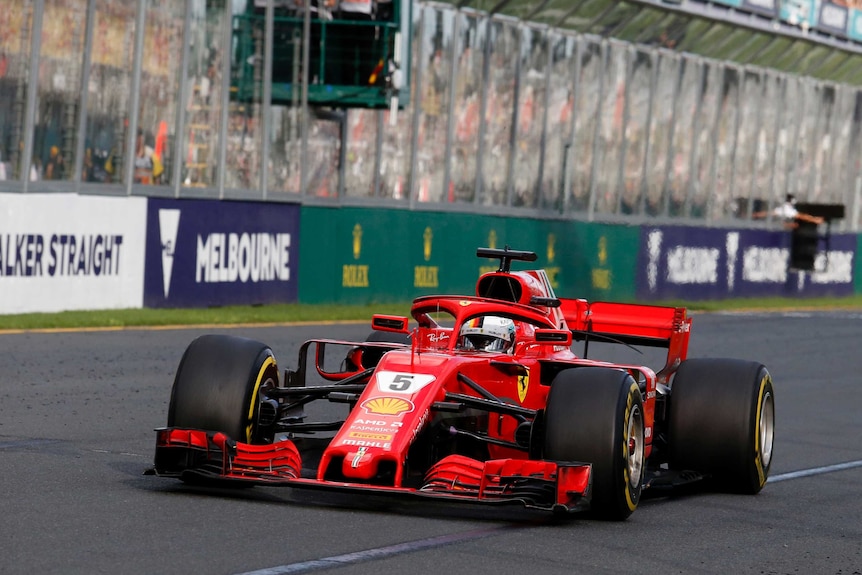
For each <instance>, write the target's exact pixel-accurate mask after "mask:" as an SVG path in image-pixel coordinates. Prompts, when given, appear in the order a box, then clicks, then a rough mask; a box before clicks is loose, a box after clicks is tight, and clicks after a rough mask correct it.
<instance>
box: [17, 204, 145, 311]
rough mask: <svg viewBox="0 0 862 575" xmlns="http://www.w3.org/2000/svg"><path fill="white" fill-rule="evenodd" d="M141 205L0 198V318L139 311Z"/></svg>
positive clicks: (143, 207)
mask: <svg viewBox="0 0 862 575" xmlns="http://www.w3.org/2000/svg"><path fill="white" fill-rule="evenodd" d="M146 202H147V201H146V199H144V198H114V197H107V196H81V195H76V194H61V193H56V194H36V193H31V194H15V193H10V194H0V314H18V313H35V312H56V311H66V310H87V309H118V308H140V307H141V306H142V305H143V285H144V284H143V279H144V233H145V232H144V220H145V216H146V206H147V203H146Z"/></svg>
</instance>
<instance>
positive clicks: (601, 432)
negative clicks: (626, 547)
mask: <svg viewBox="0 0 862 575" xmlns="http://www.w3.org/2000/svg"><path fill="white" fill-rule="evenodd" d="M544 426H545V441H544V457H545V459H548V460H553V461H580V462H587V463H591V464H592V466H593V468H592V498H591V502H590V509H591V513H592V515H593V516H595V517H597V518H600V519H608V520H616V521H620V520H623V519H626V518H627V517H629V515H631V514H632V512H633V511H634V510H635V509H636V508H637V505H638V502H639V501H640V496H641V491H642V489H643V474H644V409H643V399H642V397H641V393H640V390H639V389H638V385H637V383H636V382H635V381H634V379H633V378H632V377H631V375H629V374H628V373H627V372H624V371H622V370H618V369H610V368H603V367H579V368H574V369H569V370H566V371H563V372H561V373H560V374H559V375H557V376H556V377H555V378H554V381H553V382H552V384H551V390H550V393H549V395H548V401H547V408H546V410H545V418H544Z"/></svg>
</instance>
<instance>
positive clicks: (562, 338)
mask: <svg viewBox="0 0 862 575" xmlns="http://www.w3.org/2000/svg"><path fill="white" fill-rule="evenodd" d="M536 342H538V343H550V344H553V345H565V346H566V347H569V346H571V345H572V332H570V331H569V330H565V329H537V330H536Z"/></svg>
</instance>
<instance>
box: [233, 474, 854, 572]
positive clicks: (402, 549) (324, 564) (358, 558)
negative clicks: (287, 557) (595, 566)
mask: <svg viewBox="0 0 862 575" xmlns="http://www.w3.org/2000/svg"><path fill="white" fill-rule="evenodd" d="M856 467H862V460H857V461H848V462H846V463H837V464H835V465H826V466H824V467H813V468H811V469H802V470H800V471H791V472H789V473H782V474H781V475H774V476H772V477H770V478H769V480H768V483H776V482H779V481H788V480H790V479H799V478H801V477H810V476H812V475H823V474H825V473H833V472H835V471H844V470H846V469H854V468H856ZM518 528H520V529H524V528H525V527H524V526H520V527H515V526H512V525H502V526H499V527H490V528H487V529H477V530H474V531H466V532H464V533H453V534H451V535H442V536H440V537H432V538H429V539H420V540H418V541H408V542H406V543H397V544H395V545H388V546H386V547H377V548H375V549H366V550H365V551H357V552H355V553H346V554H344V555H334V556H332V557H324V558H322V559H312V560H311V561H301V562H298V563H288V564H287V565H279V566H277V567H269V568H265V569H258V570H256V571H247V572H245V573H239V574H237V575H288V574H293V573H310V572H312V571H320V570H323V569H334V568H336V567H344V566H346V565H352V564H355V563H364V562H366V561H373V560H375V559H385V558H387V557H392V556H393V555H401V554H402V553H413V552H415V551H421V550H423V549H433V548H435V547H444V546H446V545H454V544H457V543H463V542H465V541H472V540H476V539H484V538H486V537H490V536H492V535H496V534H498V533H500V532H502V531H504V530H507V529H508V530H511V529H518Z"/></svg>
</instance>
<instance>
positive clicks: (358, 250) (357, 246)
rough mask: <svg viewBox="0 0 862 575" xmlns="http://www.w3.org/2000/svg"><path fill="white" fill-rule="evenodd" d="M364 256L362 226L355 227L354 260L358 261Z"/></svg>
mask: <svg viewBox="0 0 862 575" xmlns="http://www.w3.org/2000/svg"><path fill="white" fill-rule="evenodd" d="M361 254H362V226H360V225H359V224H356V225H355V226H353V259H355V260H358V259H359V256H360V255H361Z"/></svg>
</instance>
